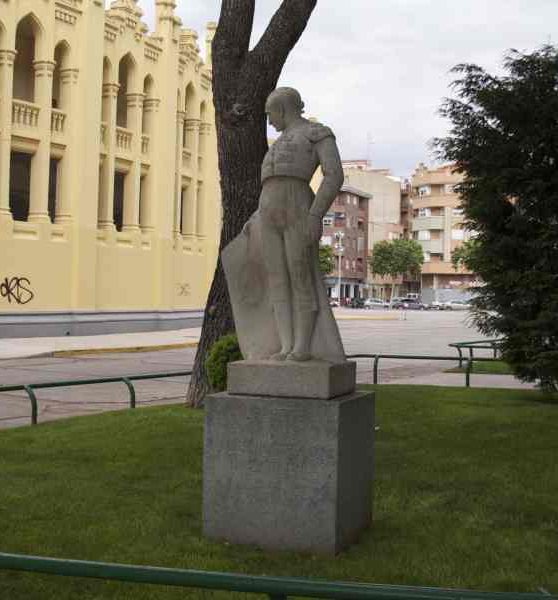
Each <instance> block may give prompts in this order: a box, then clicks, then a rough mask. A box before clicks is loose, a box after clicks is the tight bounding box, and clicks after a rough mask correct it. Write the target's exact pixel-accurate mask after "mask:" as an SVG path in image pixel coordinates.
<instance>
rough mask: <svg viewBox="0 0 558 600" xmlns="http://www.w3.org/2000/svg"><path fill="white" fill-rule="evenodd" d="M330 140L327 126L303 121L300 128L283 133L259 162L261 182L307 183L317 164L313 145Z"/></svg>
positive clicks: (317, 160) (316, 155)
mask: <svg viewBox="0 0 558 600" xmlns="http://www.w3.org/2000/svg"><path fill="white" fill-rule="evenodd" d="M327 137H333V138H335V136H334V135H333V132H332V131H331V129H330V128H329V127H326V126H325V125H322V124H321V123H315V122H311V121H307V120H306V119H304V122H303V124H302V125H299V126H297V127H295V128H293V129H292V130H290V131H284V132H283V133H282V134H281V135H280V136H279V138H278V139H277V140H276V141H275V143H274V144H273V145H272V146H271V148H270V149H269V151H268V153H267V154H266V156H265V158H264V161H263V163H262V183H263V182H265V181H266V179H269V178H270V177H296V178H297V179H302V180H303V181H305V182H307V183H308V182H310V180H311V179H312V176H313V175H314V173H315V172H316V169H317V168H318V166H319V164H320V160H319V157H318V153H317V150H316V144H317V143H318V142H320V141H322V140H324V139H325V138H327Z"/></svg>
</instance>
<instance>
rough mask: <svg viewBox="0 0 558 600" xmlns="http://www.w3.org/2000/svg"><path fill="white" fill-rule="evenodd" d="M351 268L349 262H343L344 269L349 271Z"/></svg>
mask: <svg viewBox="0 0 558 600" xmlns="http://www.w3.org/2000/svg"><path fill="white" fill-rule="evenodd" d="M350 268H351V263H350V261H348V260H346V261H345V269H347V270H349V269H350Z"/></svg>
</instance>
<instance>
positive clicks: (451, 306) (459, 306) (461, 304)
mask: <svg viewBox="0 0 558 600" xmlns="http://www.w3.org/2000/svg"><path fill="white" fill-rule="evenodd" d="M444 306H445V310H468V309H469V308H471V305H470V304H469V302H467V301H466V300H450V301H449V302H444Z"/></svg>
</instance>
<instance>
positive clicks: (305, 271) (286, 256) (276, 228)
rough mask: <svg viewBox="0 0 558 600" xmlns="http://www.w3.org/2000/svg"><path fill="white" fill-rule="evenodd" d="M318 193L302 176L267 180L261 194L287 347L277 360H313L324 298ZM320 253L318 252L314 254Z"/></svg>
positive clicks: (267, 257)
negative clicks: (313, 220) (313, 219)
mask: <svg viewBox="0 0 558 600" xmlns="http://www.w3.org/2000/svg"><path fill="white" fill-rule="evenodd" d="M312 198H313V194H312V190H311V189H310V187H309V186H308V185H307V184H306V183H305V182H303V181H302V180H298V179H296V178H287V177H281V178H273V179H270V180H268V181H266V183H265V185H264V188H263V190H262V196H261V198H260V209H261V227H262V229H261V231H262V249H263V258H264V262H265V265H266V270H267V275H268V282H269V292H270V299H271V304H272V305H273V314H274V317H275V322H276V325H277V332H278V334H279V339H280V341H281V350H280V352H278V353H277V354H275V355H273V356H272V357H271V358H274V359H277V360H285V358H287V359H289V360H298V361H302V360H309V359H310V358H312V356H311V354H310V344H311V340H312V334H313V332H314V326H315V324H316V317H317V314H318V302H317V295H316V289H315V287H314V272H313V259H315V260H317V242H316V243H314V244H311V243H310V241H309V238H308V223H307V219H308V208H309V206H310V204H311V202H312ZM314 254H316V256H315V257H314Z"/></svg>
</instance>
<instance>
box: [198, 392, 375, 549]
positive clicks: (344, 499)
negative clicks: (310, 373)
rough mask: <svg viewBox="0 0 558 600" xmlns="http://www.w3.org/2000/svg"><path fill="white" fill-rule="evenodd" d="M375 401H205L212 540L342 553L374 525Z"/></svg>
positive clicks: (362, 396) (227, 397)
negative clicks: (372, 523)
mask: <svg viewBox="0 0 558 600" xmlns="http://www.w3.org/2000/svg"><path fill="white" fill-rule="evenodd" d="M373 445H374V394H373V393H358V392H357V393H354V394H350V395H348V396H343V397H340V398H336V399H333V400H315V399H308V398H277V397H276V398H273V399H272V401H271V399H270V398H269V397H258V396H248V395H246V396H240V395H234V396H233V395H231V394H229V393H221V394H213V395H209V396H207V397H206V399H205V443H204V467H203V470H204V477H203V527H204V534H205V536H207V537H209V538H212V539H216V540H223V541H228V542H231V543H234V544H253V545H256V546H259V547H261V548H266V549H270V550H294V551H303V552H313V553H324V554H336V553H337V552H339V551H340V550H342V549H343V548H345V547H347V546H348V545H349V544H351V543H353V542H355V541H356V540H357V538H358V536H359V534H360V533H361V532H362V531H363V530H364V529H366V528H368V527H369V525H370V523H371V518H372V481H373Z"/></svg>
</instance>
